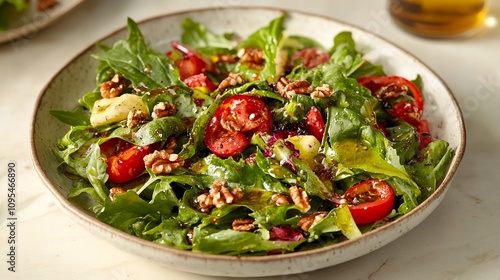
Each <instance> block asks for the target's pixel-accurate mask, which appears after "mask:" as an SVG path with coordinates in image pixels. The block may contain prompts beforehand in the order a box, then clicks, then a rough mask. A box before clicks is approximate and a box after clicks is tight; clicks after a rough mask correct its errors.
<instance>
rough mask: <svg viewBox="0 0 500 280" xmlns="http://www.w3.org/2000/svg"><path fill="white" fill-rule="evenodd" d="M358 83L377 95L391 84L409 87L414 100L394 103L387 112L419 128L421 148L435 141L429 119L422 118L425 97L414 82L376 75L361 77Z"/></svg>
mask: <svg viewBox="0 0 500 280" xmlns="http://www.w3.org/2000/svg"><path fill="white" fill-rule="evenodd" d="M358 83H359V84H360V85H362V86H365V87H366V88H368V89H369V90H370V91H371V92H372V94H373V95H376V94H377V92H378V91H379V90H380V89H382V88H383V87H388V86H391V85H395V86H397V87H399V88H403V87H407V88H408V90H409V91H410V92H411V94H412V96H413V102H408V101H399V102H397V103H395V104H393V105H392V108H390V109H388V110H387V112H388V113H389V114H391V115H393V116H395V117H397V118H398V119H401V120H403V121H405V122H407V123H409V124H411V125H413V126H414V127H415V128H416V129H417V132H418V134H419V138H420V148H423V147H425V146H427V145H428V144H429V143H430V142H432V141H434V140H433V139H432V137H430V134H429V126H428V123H427V121H426V120H423V119H422V118H421V116H422V113H423V111H424V98H423V97H422V93H421V92H420V90H419V89H418V88H417V86H416V85H415V84H414V83H413V82H411V81H409V80H407V79H405V78H403V77H399V76H376V77H364V78H360V79H358ZM396 97H397V96H396ZM383 98H390V97H383Z"/></svg>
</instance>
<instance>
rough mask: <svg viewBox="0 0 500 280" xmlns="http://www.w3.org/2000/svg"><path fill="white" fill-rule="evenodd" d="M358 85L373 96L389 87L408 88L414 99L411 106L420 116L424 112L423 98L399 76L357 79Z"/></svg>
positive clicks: (414, 86) (412, 84) (418, 91)
mask: <svg viewBox="0 0 500 280" xmlns="http://www.w3.org/2000/svg"><path fill="white" fill-rule="evenodd" d="M358 83H359V84H360V85H362V86H364V87H366V88H368V89H369V90H370V91H371V92H372V94H375V93H376V92H377V91H378V90H380V89H381V88H383V87H387V86H389V85H392V84H393V85H396V86H398V87H400V88H401V87H404V86H406V87H408V89H409V90H410V91H411V94H412V96H413V99H414V103H413V105H414V106H415V107H416V109H417V111H418V112H419V113H420V114H421V113H422V112H423V111H424V98H423V96H422V93H421V92H420V90H419V89H418V87H417V86H416V85H415V84H414V83H413V82H411V81H409V80H407V79H405V78H403V77H400V76H375V77H363V78H359V79H358Z"/></svg>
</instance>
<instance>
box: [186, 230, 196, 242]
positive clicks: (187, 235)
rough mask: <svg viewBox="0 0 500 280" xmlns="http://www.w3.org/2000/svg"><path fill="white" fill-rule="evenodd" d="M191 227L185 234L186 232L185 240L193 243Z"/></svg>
mask: <svg viewBox="0 0 500 280" xmlns="http://www.w3.org/2000/svg"><path fill="white" fill-rule="evenodd" d="M193 237H194V236H193V229H189V230H188V232H187V234H186V240H187V242H188V243H189V244H191V245H192V244H193Z"/></svg>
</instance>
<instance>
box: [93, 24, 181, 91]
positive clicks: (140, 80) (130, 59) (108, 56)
mask: <svg viewBox="0 0 500 280" xmlns="http://www.w3.org/2000/svg"><path fill="white" fill-rule="evenodd" d="M127 23H128V31H129V35H128V38H127V39H123V40H119V41H117V42H116V43H115V44H114V45H113V47H112V48H110V49H108V50H105V51H102V52H100V53H96V54H93V55H92V56H93V57H94V58H96V59H98V60H100V61H102V62H105V63H106V64H107V65H109V67H111V68H112V69H113V70H114V71H115V72H116V73H120V74H122V76H123V77H124V78H125V79H127V80H129V81H131V82H132V85H133V86H134V87H135V88H139V87H144V88H147V89H150V90H152V89H159V88H164V87H168V86H171V85H173V84H176V83H178V73H176V71H175V70H174V67H173V65H172V62H171V61H170V60H169V59H168V58H167V56H166V55H164V54H162V53H160V52H158V51H155V50H153V49H151V48H149V47H148V46H147V45H146V42H145V40H144V37H143V35H142V33H141V31H140V30H139V27H138V26H137V24H136V23H135V22H134V21H133V20H132V19H130V18H129V19H128V22H127Z"/></svg>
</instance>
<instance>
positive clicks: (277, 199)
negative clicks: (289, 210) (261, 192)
mask: <svg viewBox="0 0 500 280" xmlns="http://www.w3.org/2000/svg"><path fill="white" fill-rule="evenodd" d="M271 200H272V201H273V202H274V204H276V206H281V205H288V204H290V201H289V197H288V196H287V195H284V194H279V193H277V194H274V195H273V196H272V197H271Z"/></svg>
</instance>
